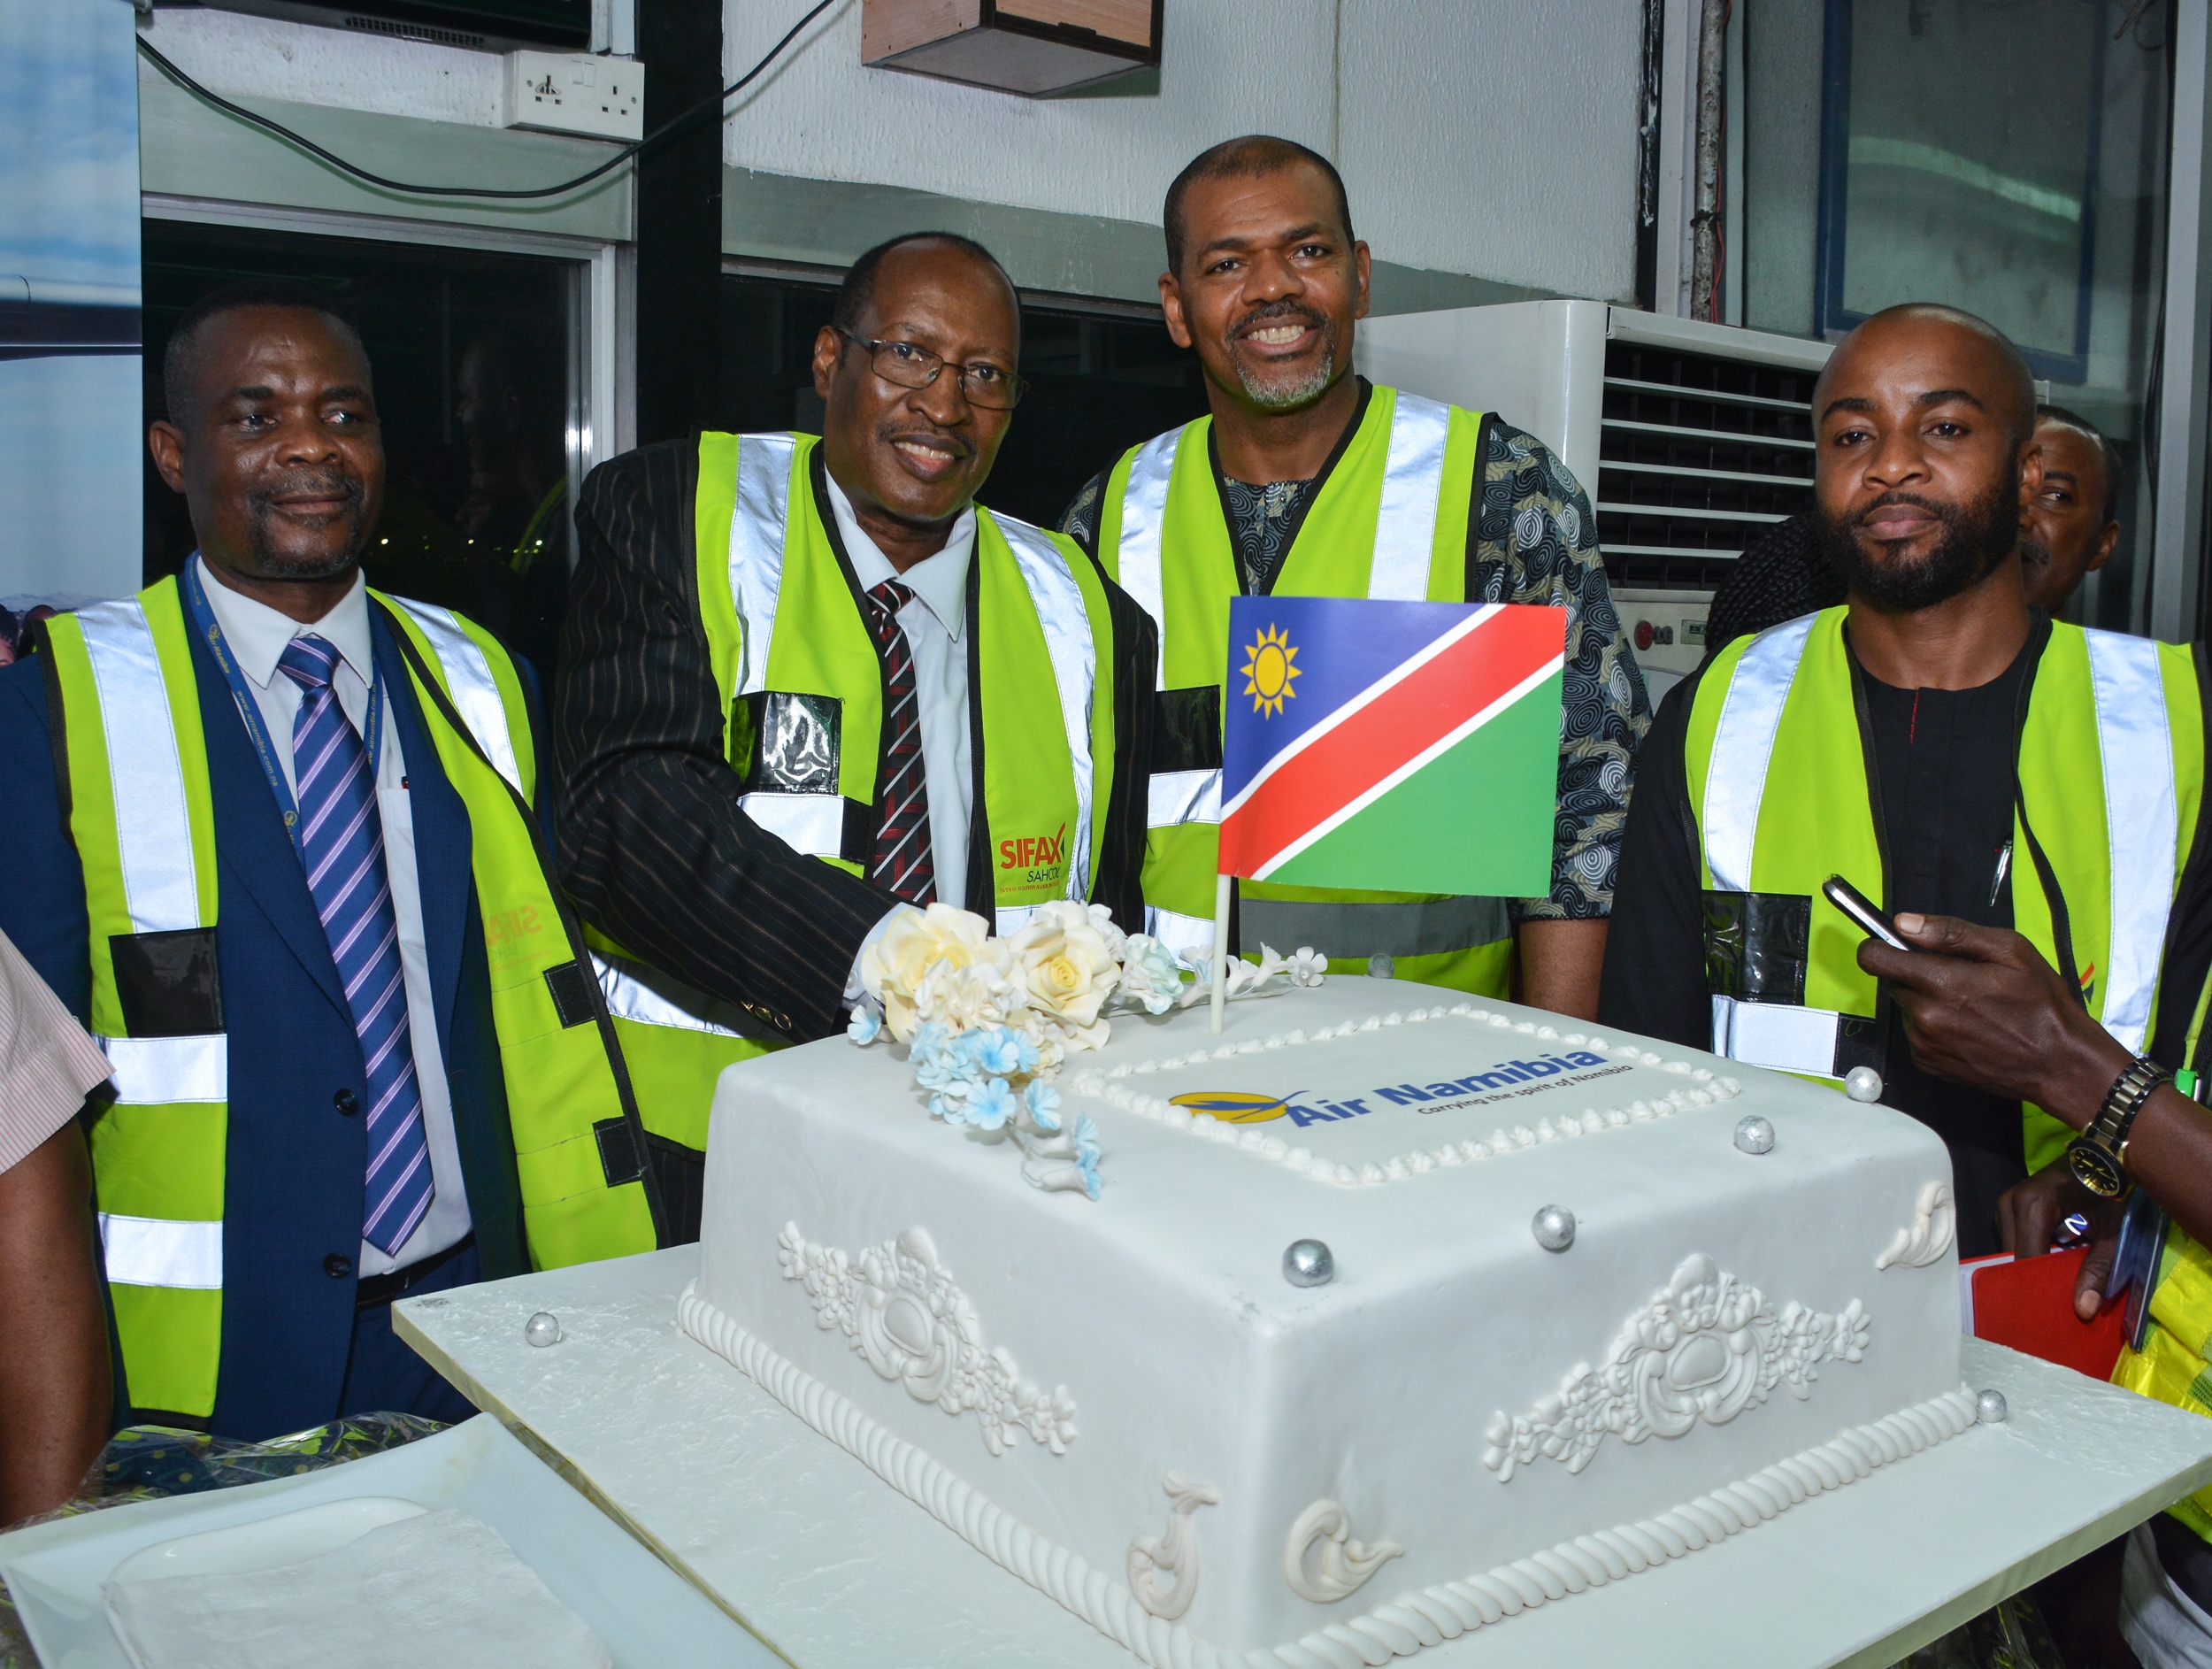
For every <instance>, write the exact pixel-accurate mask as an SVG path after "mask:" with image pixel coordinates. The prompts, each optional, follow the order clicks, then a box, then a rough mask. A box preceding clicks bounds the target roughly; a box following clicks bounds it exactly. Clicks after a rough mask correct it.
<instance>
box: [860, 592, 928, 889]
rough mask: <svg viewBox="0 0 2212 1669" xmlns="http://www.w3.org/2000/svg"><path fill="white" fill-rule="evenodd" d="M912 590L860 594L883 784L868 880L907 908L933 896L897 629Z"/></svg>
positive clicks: (917, 708)
mask: <svg viewBox="0 0 2212 1669" xmlns="http://www.w3.org/2000/svg"><path fill="white" fill-rule="evenodd" d="M913 600H914V592H913V588H911V587H910V586H904V585H901V584H900V583H899V582H898V581H896V580H886V581H884V582H883V583H882V584H880V585H879V586H875V587H872V588H870V590H869V592H868V602H869V604H870V605H871V606H870V608H869V610H868V615H869V625H870V626H871V627H872V629H873V630H874V632H875V635H876V647H877V649H878V650H879V651H880V652H881V653H882V656H883V781H882V784H881V785H880V786H879V788H877V789H876V816H877V822H876V850H875V857H874V858H873V860H872V862H871V863H870V864H869V865H868V879H869V880H871V881H874V882H875V883H876V885H877V886H879V887H881V888H885V889H886V890H887V891H890V892H894V893H896V894H897V895H898V896H900V897H902V898H903V899H905V900H907V901H908V902H909V903H910V904H927V903H929V901H930V900H931V899H933V898H934V897H935V896H937V879H936V870H935V868H934V867H933V865H932V864H931V862H930V850H929V776H928V773H927V772H926V770H925V769H924V766H923V761H922V709H921V704H920V703H919V702H918V701H917V700H916V699H915V696H914V651H913V649H912V648H911V646H910V645H909V644H908V642H907V641H906V633H905V632H904V631H903V630H902V629H901V627H900V626H899V611H900V610H901V609H902V608H904V607H905V606H906V605H907V604H910V603H911V602H912V601H913Z"/></svg>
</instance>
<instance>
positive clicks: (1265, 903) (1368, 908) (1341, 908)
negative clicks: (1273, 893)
mask: <svg viewBox="0 0 2212 1669" xmlns="http://www.w3.org/2000/svg"><path fill="white" fill-rule="evenodd" d="M1237 934H1238V937H1239V938H1240V940H1241V941H1242V942H1243V949H1244V950H1245V952H1246V954H1250V953H1252V952H1255V951H1256V950H1258V949H1259V947H1260V946H1261V945H1262V944H1266V945H1269V946H1271V947H1272V948H1273V949H1275V950H1279V951H1281V952H1282V953H1283V954H1284V955H1286V956H1287V955H1288V954H1289V953H1290V952H1291V951H1293V950H1301V949H1303V948H1306V947H1309V946H1310V947H1311V948H1312V949H1314V950H1318V951H1320V952H1321V954H1322V955H1324V956H1326V957H1333V958H1336V959H1338V960H1339V961H1356V960H1362V959H1363V958H1368V957H1371V956H1387V957H1433V956H1447V955H1449V954H1450V953H1451V952H1453V951H1455V950H1473V949H1475V948H1476V947H1477V946H1478V945H1486V944H1496V943H1498V942H1500V941H1502V940H1505V939H1509V938H1511V937H1512V936H1513V924H1512V919H1511V918H1510V917H1509V916H1508V915H1507V913H1506V906H1505V900H1504V899H1502V898H1428V899H1422V900H1419V901H1417V902H1415V903H1409V904H1361V903H1357V902H1330V903H1325V904H1323V903H1310V902H1306V901H1303V900H1298V899H1291V898H1255V897H1253V896H1251V895H1249V894H1246V895H1244V896H1242V897H1240V899H1239V900H1238V901H1237Z"/></svg>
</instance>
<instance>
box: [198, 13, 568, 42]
mask: <svg viewBox="0 0 2212 1669" xmlns="http://www.w3.org/2000/svg"><path fill="white" fill-rule="evenodd" d="M201 4H205V5H209V6H211V7H213V8H214V9H216V10H218V11H222V12H253V13H256V14H257V15H258V16H261V17H265V18H281V19H285V20H286V21H288V22H292V23H313V24H319V25H320V26H322V27H325V28H331V29H350V30H352V31H354V32H355V33H356V34H359V35H382V36H385V37H386V38H387V39H390V40H399V41H421V42H428V43H430V44H431V45H434V46H460V47H468V48H471V49H472V50H476V51H480V52H505V51H511V50H513V49H515V48H517V47H557V48H559V49H561V50H564V51H569V52H582V51H586V50H589V49H590V47H591V44H592V0H357V3H354V4H349V0H201Z"/></svg>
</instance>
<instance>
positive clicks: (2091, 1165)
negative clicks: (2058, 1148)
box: [2066, 1142, 2127, 1200]
mask: <svg viewBox="0 0 2212 1669" xmlns="http://www.w3.org/2000/svg"><path fill="white" fill-rule="evenodd" d="M2066 1163H2067V1165H2068V1166H2069V1168H2070V1169H2071V1170H2072V1171H2073V1173H2074V1178H2075V1180H2076V1181H2078V1182H2079V1183H2080V1184H2081V1185H2082V1186H2083V1187H2084V1188H2087V1189H2088V1190H2089V1191H2090V1192H2091V1193H2092V1194H2094V1195H2095V1196H2097V1197H2098V1198H2100V1199H2107V1200H2110V1199H2117V1198H2118V1197H2119V1196H2121V1195H2122V1194H2123V1193H2124V1192H2125V1191H2126V1189H2127V1173H2125V1172H2124V1171H2123V1170H2121V1168H2120V1164H2119V1161H2118V1160H2117V1159H2116V1158H2114V1157H2113V1156H2112V1155H2111V1154H2110V1153H2108V1152H2107V1151H2106V1150H2104V1149H2102V1148H2101V1147H2099V1146H2097V1145H2096V1144H2095V1143H2093V1142H2074V1143H2073V1144H2072V1145H2071V1146H2070V1147H2069V1148H2068V1149H2067V1150H2066Z"/></svg>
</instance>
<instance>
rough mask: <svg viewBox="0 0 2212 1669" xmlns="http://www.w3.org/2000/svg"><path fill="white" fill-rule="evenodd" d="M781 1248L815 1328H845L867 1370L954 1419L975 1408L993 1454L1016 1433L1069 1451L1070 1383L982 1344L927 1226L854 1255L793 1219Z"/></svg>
mask: <svg viewBox="0 0 2212 1669" xmlns="http://www.w3.org/2000/svg"><path fill="white" fill-rule="evenodd" d="M776 1248H777V1250H776V1262H777V1263H778V1264H779V1265H781V1267H782V1269H783V1278H784V1279H785V1280H786V1281H803V1283H805V1286H806V1293H807V1296H808V1297H810V1298H811V1299H812V1300H813V1301H814V1320H815V1325H816V1326H818V1327H821V1328H822V1329H823V1330H824V1331H825V1332H826V1331H828V1330H829V1329H831V1328H835V1329H837V1330H838V1331H839V1332H841V1333H842V1334H844V1335H845V1336H846V1337H847V1338H848V1339H850V1340H851V1341H852V1346H853V1350H854V1351H855V1353H856V1354H857V1355H859V1356H862V1357H864V1358H866V1359H867V1363H868V1365H869V1366H870V1367H872V1368H873V1369H875V1371H876V1372H877V1373H879V1374H880V1375H881V1376H882V1377H883V1378H885V1379H887V1380H896V1381H899V1382H900V1383H901V1384H902V1385H904V1386H905V1387H906V1390H907V1395H908V1396H911V1397H913V1398H914V1400H915V1401H916V1402H918V1403H934V1404H937V1406H938V1407H940V1408H941V1409H943V1410H944V1411H945V1412H946V1413H948V1414H953V1415H959V1414H964V1413H966V1412H968V1411H969V1410H971V1409H972V1410H974V1411H975V1412H976V1414H977V1415H978V1416H979V1418H980V1419H981V1420H982V1424H983V1441H984V1442H985V1444H986V1445H987V1447H988V1448H989V1449H990V1451H991V1452H992V1453H993V1454H994V1455H1002V1454H1004V1453H1005V1452H1006V1450H1007V1449H1008V1448H1009V1446H1010V1444H1011V1443H1012V1442H1013V1438H1014V1434H1015V1433H1016V1432H1018V1431H1021V1432H1027V1433H1028V1434H1029V1435H1030V1436H1031V1437H1032V1438H1033V1439H1034V1440H1035V1441H1036V1442H1041V1443H1042V1444H1044V1445H1045V1447H1046V1448H1048V1449H1049V1450H1052V1452H1053V1453H1054V1454H1056V1455H1064V1454H1066V1453H1067V1451H1068V1445H1069V1444H1070V1443H1071V1442H1074V1441H1075V1436H1076V1432H1075V1399H1074V1398H1072V1397H1071V1396H1069V1395H1068V1388H1067V1387H1066V1386H1064V1385H1059V1386H1055V1387H1054V1388H1053V1389H1052V1391H1051V1393H1050V1394H1049V1395H1048V1394H1046V1393H1045V1392H1042V1391H1040V1390H1039V1389H1038V1388H1036V1387H1035V1386H1034V1385H1032V1384H1031V1383H1030V1382H1029V1381H1027V1380H1025V1379H1023V1378H1022V1377H1021V1375H1020V1372H1019V1370H1018V1369H1017V1368H1016V1367H1015V1365H1014V1358H1012V1357H1011V1356H1009V1355H1008V1354H1007V1353H1006V1350H1005V1349H1004V1348H1003V1347H1001V1348H999V1349H996V1350H985V1349H984V1348H983V1324H982V1323H981V1322H979V1320H977V1319H976V1313H975V1306H974V1305H972V1304H970V1303H969V1302H968V1299H967V1295H966V1294H964V1293H963V1292H962V1291H961V1290H960V1288H957V1287H956V1286H954V1285H953V1284H952V1273H951V1272H950V1271H949V1270H948V1269H947V1268H945V1266H944V1265H942V1264H941V1263H939V1262H938V1261H937V1246H936V1242H933V1241H932V1240H931V1239H930V1237H929V1231H928V1230H927V1229H926V1228H922V1227H913V1228H910V1229H908V1230H907V1231H906V1233H904V1234H901V1235H900V1236H899V1237H898V1238H897V1239H896V1240H887V1241H885V1242H883V1243H882V1244H881V1245H880V1246H870V1247H867V1248H865V1249H864V1250H863V1251H862V1252H861V1254H860V1256H859V1257H858V1258H849V1257H848V1256H846V1254H845V1253H843V1252H842V1251H840V1250H837V1249H836V1248H835V1247H829V1246H817V1245H815V1244H814V1243H813V1242H811V1241H810V1240H808V1239H807V1238H806V1237H805V1236H804V1235H803V1234H800V1233H799V1226H798V1225H797V1224H796V1223H786V1224H785V1225H784V1226H783V1233H782V1234H780V1235H778V1236H777V1238H776Z"/></svg>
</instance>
